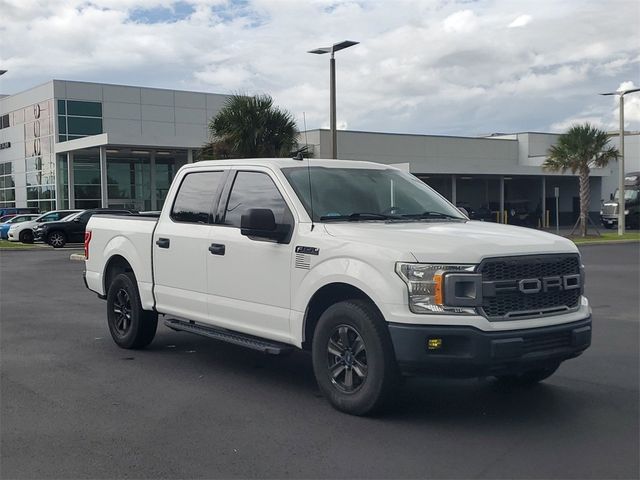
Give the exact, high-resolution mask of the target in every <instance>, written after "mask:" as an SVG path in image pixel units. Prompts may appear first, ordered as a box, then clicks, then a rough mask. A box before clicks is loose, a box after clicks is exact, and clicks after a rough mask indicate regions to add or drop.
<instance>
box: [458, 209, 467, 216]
mask: <svg viewBox="0 0 640 480" xmlns="http://www.w3.org/2000/svg"><path fill="white" fill-rule="evenodd" d="M458 210H460V211H461V212H462V213H463V214H464V216H465V217H467V218H469V212H467V209H466V208H464V207H458Z"/></svg>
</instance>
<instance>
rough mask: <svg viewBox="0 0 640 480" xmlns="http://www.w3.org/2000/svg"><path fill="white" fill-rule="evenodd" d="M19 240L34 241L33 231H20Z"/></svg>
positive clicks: (23, 241) (24, 241)
mask: <svg viewBox="0 0 640 480" xmlns="http://www.w3.org/2000/svg"><path fill="white" fill-rule="evenodd" d="M18 240H20V241H21V242H22V243H33V232H32V231H31V230H24V231H22V232H20V236H19V237H18Z"/></svg>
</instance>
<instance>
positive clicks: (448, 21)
mask: <svg viewBox="0 0 640 480" xmlns="http://www.w3.org/2000/svg"><path fill="white" fill-rule="evenodd" d="M477 27H478V18H477V17H476V14H475V13H473V11H471V10H461V11H459V12H456V13H454V14H451V15H449V16H448V17H447V18H445V19H444V21H443V22H442V28H444V31H445V32H449V33H471V32H473V31H474V30H475V29H476V28H477Z"/></svg>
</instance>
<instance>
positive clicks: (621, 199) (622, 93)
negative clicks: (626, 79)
mask: <svg viewBox="0 0 640 480" xmlns="http://www.w3.org/2000/svg"><path fill="white" fill-rule="evenodd" d="M633 92H640V88H632V89H630V90H621V91H617V92H608V93H601V94H600V95H618V96H619V97H620V105H619V107H620V135H619V137H620V148H619V150H620V165H619V168H620V171H619V172H618V235H624V231H625V227H626V225H625V218H624V217H625V215H624V211H625V208H624V96H625V95H626V94H627V93H633Z"/></svg>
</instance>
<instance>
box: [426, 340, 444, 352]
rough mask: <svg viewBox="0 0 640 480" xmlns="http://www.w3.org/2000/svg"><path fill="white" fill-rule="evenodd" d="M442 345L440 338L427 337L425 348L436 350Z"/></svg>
mask: <svg viewBox="0 0 640 480" xmlns="http://www.w3.org/2000/svg"><path fill="white" fill-rule="evenodd" d="M440 347H442V339H441V338H429V339H428V340H427V348H428V349H429V350H437V349H439V348H440Z"/></svg>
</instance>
